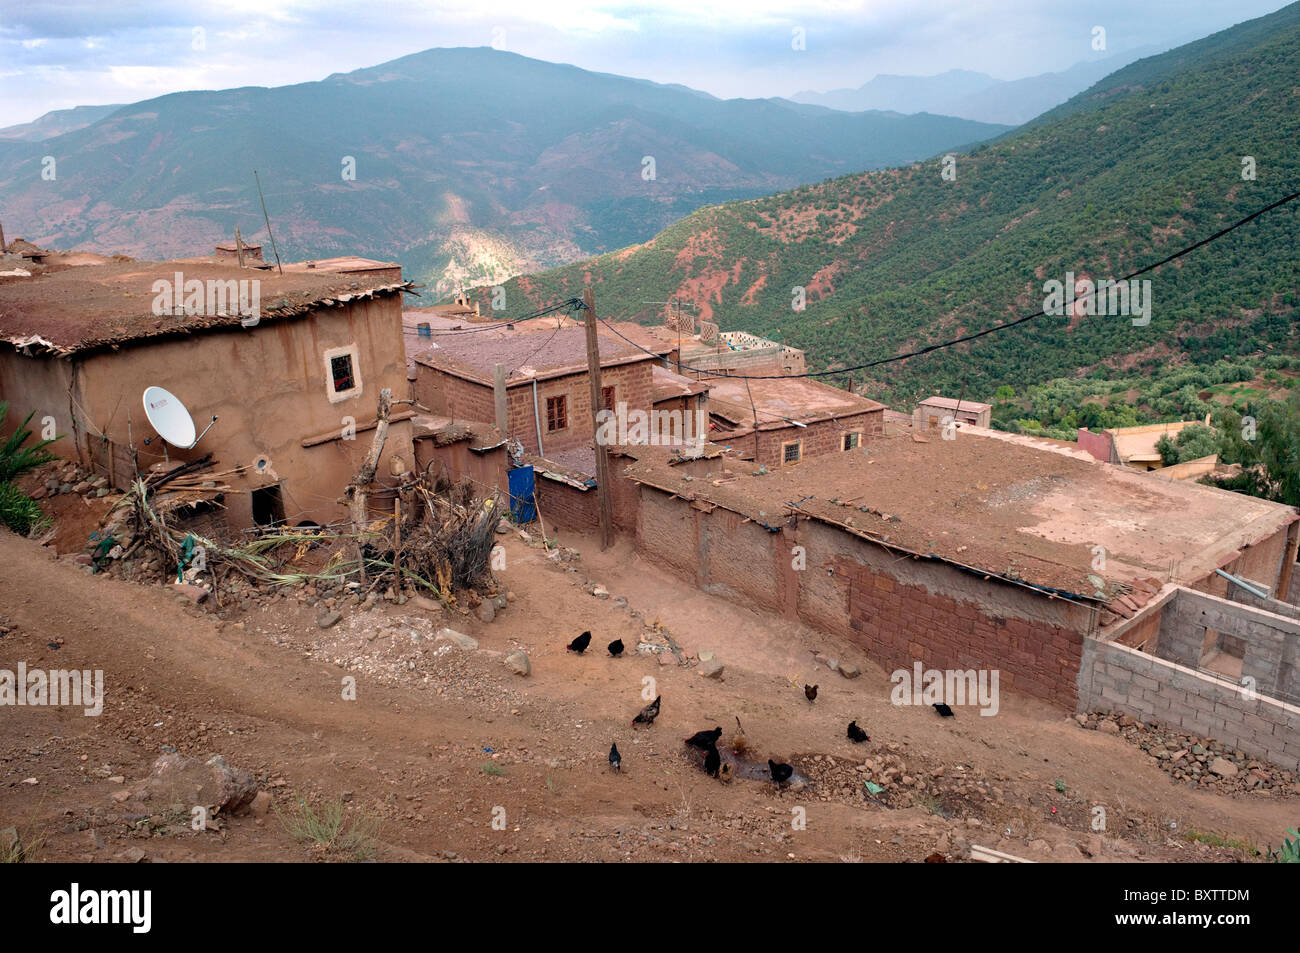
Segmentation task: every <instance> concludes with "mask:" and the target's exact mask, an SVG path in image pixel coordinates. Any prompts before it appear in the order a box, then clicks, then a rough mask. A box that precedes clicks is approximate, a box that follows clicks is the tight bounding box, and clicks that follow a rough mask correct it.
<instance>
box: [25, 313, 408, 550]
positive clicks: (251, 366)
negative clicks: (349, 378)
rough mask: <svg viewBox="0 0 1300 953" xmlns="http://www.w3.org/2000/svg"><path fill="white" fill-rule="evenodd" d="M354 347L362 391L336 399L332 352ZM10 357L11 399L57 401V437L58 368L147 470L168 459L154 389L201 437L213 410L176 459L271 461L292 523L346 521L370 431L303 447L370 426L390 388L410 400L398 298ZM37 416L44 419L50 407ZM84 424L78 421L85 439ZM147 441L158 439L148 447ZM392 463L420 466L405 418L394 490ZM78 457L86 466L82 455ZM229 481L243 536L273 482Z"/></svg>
mask: <svg viewBox="0 0 1300 953" xmlns="http://www.w3.org/2000/svg"><path fill="white" fill-rule="evenodd" d="M353 344H355V345H356V347H357V357H356V367H355V370H356V372H357V374H358V376H359V378H360V381H361V391H360V393H359V394H357V395H354V396H351V397H348V398H346V399H344V400H341V401H338V402H334V403H331V401H330V400H329V396H328V394H327V391H326V387H327V379H326V366H325V360H324V354H325V351H326V350H328V349H330V348H336V347H343V346H348V345H353ZM6 357H7V360H6V361H5V363H4V365H3V367H4V374H5V380H4V385H5V390H4V393H6V394H8V393H9V392H10V389H11V388H12V389H13V391H14V392H15V393H16V394H18V395H19V396H20V397H21V399H23V400H24V401H30V400H36V401H37V402H39V403H42V404H45V403H50V402H54V401H55V399H56V397H57V404H56V407H57V408H60V409H56V410H55V411H52V412H53V413H54V415H55V417H56V419H58V420H59V421H60V423H59V426H60V432H61V433H62V432H67V431H65V430H63V429H62V428H63V427H64V425H65V423H66V424H67V426H68V427H69V429H70V427H71V421H70V420H68V418H67V416H66V415H67V409H66V408H67V406H68V396H67V385H66V383H65V384H64V385H63V393H62V394H58V395H55V394H53V393H52V391H53V390H54V388H55V383H56V382H57V380H58V376H59V374H60V371H58V370H53V369H52V368H54V367H56V366H58V365H62V366H65V367H66V368H67V370H66V372H65V373H67V374H69V375H71V376H72V378H73V379H72V386H73V395H74V396H75V398H76V400H77V403H78V404H79V405H80V406H81V408H83V409H84V412H85V415H86V419H88V420H89V422H90V424H91V425H93V426H94V427H95V428H96V429H98V430H101V431H103V433H104V434H106V435H107V436H108V438H109V439H110V440H111V441H113V442H115V443H118V444H121V445H123V446H127V445H130V446H134V448H135V450H136V451H137V453H138V455H139V461H140V467H141V469H147V468H148V467H149V465H150V464H152V463H154V462H158V461H161V460H162V459H163V448H162V445H161V441H160V439H159V438H157V437H156V435H155V434H154V430H153V428H152V427H151V426H150V425H149V422H148V421H147V419H146V418H145V416H144V408H143V403H142V399H141V394H142V393H143V391H144V388H145V387H146V386H148V385H155V386H159V387H164V388H166V389H167V390H169V391H171V392H172V393H173V394H175V395H176V396H177V397H179V398H180V399H181V401H183V402H184V404H185V406H186V407H187V408H188V409H189V411H190V414H191V416H192V417H193V418H194V421H195V424H196V426H197V429H198V431H200V432H202V430H203V428H204V427H206V426H207V424H208V422H209V420H210V418H211V416H212V415H213V414H216V415H217V416H218V417H219V420H218V421H217V423H216V425H215V426H214V427H213V428H212V430H211V431H209V433H208V434H207V436H205V437H204V438H203V439H202V440H201V441H199V443H198V445H197V446H195V447H193V448H192V449H190V450H178V449H176V448H172V447H168V448H167V453H168V456H169V457H170V459H171V460H173V461H176V460H180V461H187V460H194V459H198V458H199V457H202V456H204V455H205V454H207V453H211V454H212V455H213V458H214V460H215V462H216V465H217V466H216V469H217V470H226V469H229V468H231V467H235V466H240V465H244V464H252V463H254V462H255V460H256V459H257V458H258V457H259V456H262V455H265V456H267V457H269V458H270V461H271V467H272V469H273V471H274V473H275V476H276V477H278V480H279V483H280V484H281V495H282V499H283V503H284V510H285V516H286V517H287V518H288V519H289V520H290V522H299V521H301V520H313V521H315V522H318V523H322V524H323V523H327V522H330V521H332V520H337V519H340V518H342V517H343V516H344V515H345V514H346V510H345V508H344V507H343V506H342V504H340V503H339V502H338V499H339V497H340V496H341V495H342V492H343V489H344V487H345V486H346V484H347V481H348V480H349V479H350V478H351V477H352V475H353V474H354V473H355V472H356V469H357V467H358V466H359V465H360V462H361V459H362V457H363V456H364V455H365V453H366V451H367V450H368V449H369V447H370V441H371V437H372V436H373V433H374V431H373V430H368V431H367V430H360V431H358V432H357V434H356V439H355V440H342V439H336V440H330V441H327V442H325V443H322V444H320V445H317V446H313V447H303V446H302V440H303V439H304V438H306V437H314V436H317V435H320V434H323V433H326V432H329V431H335V430H337V431H339V433H340V436H341V435H342V431H343V427H344V420H343V418H344V417H352V418H353V419H354V420H355V422H356V423H357V424H358V425H364V424H365V423H368V422H369V421H372V420H373V419H374V417H375V411H376V407H377V405H378V399H379V391H380V389H381V388H383V387H388V388H391V389H392V391H393V394H394V396H395V397H400V396H401V395H402V394H404V393H406V359H405V355H404V352H403V345H402V334H401V311H400V302H399V301H398V299H397V297H395V296H388V297H384V298H379V299H374V300H370V301H359V302H353V303H350V304H348V305H345V306H343V307H341V308H329V309H322V310H319V311H315V312H312V313H311V314H309V315H307V316H306V317H302V318H296V319H292V320H284V321H266V322H263V323H262V324H260V325H258V326H257V327H256V328H247V329H246V328H234V329H230V330H221V331H212V332H208V333H204V334H197V335H192V336H189V337H185V338H177V339H172V340H167V341H158V342H154V343H150V344H141V345H135V346H124V347H123V348H122V349H121V350H119V351H105V352H102V353H98V354H93V355H89V356H87V357H84V358H81V359H77V360H75V361H73V360H69V361H55V360H54V359H53V358H40V359H33V358H20V359H19V360H22V361H26V362H28V363H27V364H18V365H14V363H13V361H14V360H15V358H14V356H12V355H7V356H6ZM42 365H45V366H42ZM11 378H14V379H13V380H11ZM399 409H400V408H399ZM37 410H38V417H39V416H40V414H41V413H43V411H41V410H40V408H39V407H38V408H37ZM24 413H25V412H24ZM60 413H62V414H63V415H64V416H63V417H60V416H59V414H60ZM128 418H129V423H128ZM83 424H84V421H79V422H78V426H79V427H81V429H82V430H83V431H84V430H85V427H84V425H83ZM146 437H153V438H154V439H153V440H152V442H151V443H150V444H149V445H147V446H146V445H145V443H144V439H145V438H146ZM82 446H83V447H84V441H83V444H82ZM52 449H54V450H55V451H57V452H58V453H59V454H60V455H64V456H67V457H69V458H78V448H77V447H75V446H73V445H72V442H71V441H68V442H67V443H64V442H63V441H60V442H59V443H57V444H55V445H54V447H53V448H52ZM394 458H398V459H400V461H401V462H402V465H403V466H405V467H406V468H410V467H411V466H412V465H413V464H414V453H413V449H412V445H411V424H410V422H409V421H397V422H394V423H393V425H392V426H391V427H390V428H389V431H388V439H387V442H386V445H385V449H384V454H383V457H382V458H381V461H380V468H379V472H378V479H379V480H380V481H381V482H389V483H391V482H393V477H392V475H391V472H392V461H393V459H394ZM80 459H82V460H83V461H84V460H85V456H84V454H82V455H81V456H80ZM222 479H224V480H226V481H227V482H229V483H230V485H231V486H232V487H233V488H234V489H235V491H236V492H231V493H227V494H226V505H227V507H228V510H227V516H226V518H227V522H228V523H229V525H230V526H231V527H236V528H237V527H242V526H247V525H250V524H251V523H252V504H251V497H250V495H249V493H248V492H246V491H249V490H251V489H253V488H255V487H258V486H263V485H266V484H268V483H274V482H276V480H275V479H274V478H271V479H268V478H265V477H258V476H256V475H253V474H251V473H242V474H232V475H229V476H226V477H223V478H222ZM239 491H245V492H239Z"/></svg>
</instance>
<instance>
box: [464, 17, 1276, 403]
mask: <svg viewBox="0 0 1300 953" xmlns="http://www.w3.org/2000/svg"><path fill="white" fill-rule="evenodd" d="M1298 76H1300V4H1293V5H1291V6H1289V7H1286V8H1284V9H1283V10H1280V11H1278V12H1277V13H1275V14H1271V15H1269V16H1267V17H1263V18H1261V19H1259V20H1255V21H1251V22H1249V23H1245V24H1240V25H1238V26H1236V27H1233V28H1231V29H1229V30H1225V31H1223V32H1221V33H1219V34H1216V35H1214V36H1212V37H1209V38H1206V39H1204V40H1201V41H1198V42H1197V43H1193V44H1190V45H1189V46H1186V47H1181V48H1179V49H1176V50H1172V51H1170V52H1168V53H1165V54H1161V55H1159V56H1155V57H1150V58H1148V59H1144V60H1140V61H1138V62H1136V63H1133V64H1131V65H1130V66H1128V67H1125V68H1124V69H1122V70H1119V71H1118V72H1116V73H1114V74H1112V75H1111V76H1109V77H1107V78H1106V79H1105V80H1103V81H1102V82H1100V83H1098V84H1097V85H1096V86H1094V87H1092V88H1091V89H1089V90H1087V91H1085V92H1084V93H1081V94H1080V95H1079V96H1077V97H1075V98H1074V99H1073V100H1071V101H1069V102H1068V103H1065V104H1063V105H1062V106H1060V107H1058V108H1056V109H1055V110H1052V111H1051V112H1050V113H1048V114H1047V115H1046V116H1044V117H1042V118H1041V119H1040V120H1037V121H1035V122H1034V123H1031V124H1030V125H1029V126H1028V127H1025V128H1024V129H1022V130H1017V131H1015V132H1012V133H1010V134H1008V135H1006V136H1004V137H1002V138H1001V139H999V140H997V141H995V142H992V143H988V144H985V145H983V146H977V147H975V148H973V149H970V150H969V151H966V152H963V153H961V154H959V155H958V156H957V158H956V180H955V181H945V180H944V178H943V177H942V176H941V161H940V159H937V158H936V159H934V160H931V161H927V162H924V163H921V164H917V165H912V166H908V167H906V168H901V169H893V170H887V171H881V172H867V173H863V174H858V175H848V176H843V177H840V178H835V179H831V180H828V181H825V182H822V183H820V184H817V185H810V186H805V187H801V188H798V189H795V190H793V191H789V192H783V193H780V194H777V195H772V196H769V197H766V198H759V199H755V200H752V201H743V202H733V203H730V204H726V205H722V206H718V207H713V208H707V209H703V210H701V211H699V212H696V213H695V214H693V215H691V216H690V217H688V218H686V219H684V220H683V221H681V222H678V223H676V224H674V225H673V226H671V227H670V228H668V229H666V230H665V231H664V232H662V233H661V234H660V235H658V236H657V237H656V238H655V239H654V240H652V241H650V242H648V243H646V244H644V245H641V246H638V247H635V248H630V249H625V250H623V251H621V252H615V253H612V254H608V255H604V256H601V257H599V258H596V259H593V260H591V261H587V262H581V263H578V264H575V265H571V266H567V267H564V268H560V269H556V270H553V271H548V272H544V273H542V274H540V275H536V276H532V277H528V278H521V279H517V280H515V281H512V282H510V283H509V285H508V286H507V301H508V303H509V304H510V311H512V312H520V311H524V310H526V309H527V308H528V307H530V306H533V305H536V304H539V303H543V302H550V301H554V300H557V299H560V298H563V297H567V296H570V295H572V294H575V293H577V292H578V291H579V289H580V287H581V285H582V283H583V280H584V277H585V276H587V275H590V277H591V279H592V280H593V281H594V282H595V285H596V297H597V302H598V306H599V311H600V313H601V314H602V315H603V316H606V317H610V318H633V319H637V320H642V321H646V322H653V321H657V320H659V309H658V307H657V306H655V305H649V304H645V303H644V302H646V301H664V300H667V299H669V298H671V297H674V296H676V297H677V298H678V299H679V300H680V301H681V302H682V303H683V304H684V306H685V307H686V308H687V310H690V311H693V312H694V313H696V314H697V315H699V316H701V317H706V318H709V319H711V320H714V321H716V322H717V323H719V324H720V326H721V327H722V328H723V329H724V330H728V329H740V330H749V331H754V332H758V333H762V334H766V335H769V336H773V337H780V338H782V339H784V340H785V341H786V342H787V343H789V344H793V345H796V346H798V347H802V348H806V349H807V350H808V351H809V353H810V357H811V360H812V364H813V366H814V367H816V368H818V369H827V368H829V369H835V368H837V367H844V366H846V365H853V364H859V363H865V362H868V361H871V360H876V359H880V358H883V357H888V356H890V355H893V354H898V353H902V352H905V351H908V350H912V349H914V348H916V347H917V346H921V345H924V344H926V343H930V342H935V341H940V340H945V339H948V338H951V337H954V336H957V335H959V334H963V333H967V332H971V331H976V330H979V329H982V328H985V327H989V326H991V325H993V324H996V323H1000V322H1002V321H1005V320H1006V319H1008V318H1012V317H1015V316H1018V315H1020V314H1025V313H1029V312H1033V311H1036V310H1038V309H1039V308H1040V307H1042V304H1043V298H1044V291H1043V283H1044V282H1045V281H1046V280H1048V279H1056V280H1059V281H1063V280H1064V279H1065V273H1066V272H1067V271H1073V272H1075V273H1077V274H1088V275H1091V276H1093V277H1094V278H1112V277H1114V278H1118V277H1120V276H1122V275H1124V274H1127V273H1128V272H1130V271H1133V270H1136V269H1137V268H1139V267H1142V266H1143V265H1146V264H1148V263H1150V262H1152V261H1155V260H1158V259H1160V258H1162V257H1164V256H1165V255H1167V254H1168V253H1169V252H1170V251H1172V250H1174V249H1176V248H1178V247H1180V246H1182V245H1184V244H1190V243H1191V242H1193V241H1196V240H1198V239H1200V238H1202V237H1204V236H1206V235H1209V234H1211V233H1212V232H1214V231H1216V230H1217V229H1219V228H1221V227H1223V226H1224V225H1226V224H1228V223H1230V222H1232V221H1234V220H1236V219H1237V218H1240V217H1242V216H1244V215H1246V214H1248V213H1249V212H1251V211H1253V210H1254V209H1256V208H1258V207H1259V206H1261V205H1265V204H1268V203H1269V202H1270V201H1273V200H1274V199H1275V198H1277V197H1279V196H1281V195H1283V194H1286V193H1288V192H1291V191H1295V190H1296V189H1297V188H1300V150H1298V149H1297V133H1300V82H1298V81H1297V77H1298ZM1243 156H1252V157H1253V158H1254V161H1255V169H1256V178H1255V179H1254V180H1253V181H1251V180H1245V179H1243V176H1242V170H1243V165H1242V157H1243ZM1298 215H1300V202H1296V203H1294V204H1293V205H1291V206H1287V207H1286V208H1285V209H1283V210H1279V211H1277V212H1274V213H1271V214H1270V215H1268V216H1267V217H1265V218H1262V219H1259V220H1257V221H1256V222H1254V223H1252V224H1250V225H1248V226H1246V227H1245V228H1243V229H1241V230H1239V231H1237V232H1234V233H1233V234H1232V235H1230V236H1228V237H1227V238H1225V239H1224V240H1222V241H1220V242H1218V243H1216V244H1214V245H1213V246H1211V247H1208V248H1205V249H1203V250H1201V251H1199V252H1195V253H1193V254H1192V255H1191V256H1189V257H1188V258H1186V259H1184V260H1182V261H1181V262H1177V263H1174V264H1171V265H1168V266H1165V267H1163V268H1161V269H1160V270H1159V271H1157V272H1156V273H1154V274H1152V275H1150V276H1148V277H1150V278H1151V281H1152V295H1153V302H1154V303H1153V312H1152V317H1151V321H1150V324H1148V325H1147V326H1145V327H1135V326H1133V325H1132V323H1131V321H1130V319H1129V318H1127V317H1083V318H1076V319H1075V320H1074V321H1071V320H1070V319H1069V318H1067V317H1065V316H1062V317H1047V318H1042V319H1039V320H1038V321H1036V322H1031V323H1029V324H1027V325H1023V326H1021V327H1020V328H1018V329H1016V330H1014V331H1010V332H1006V333H1000V334H994V335H990V336H988V337H985V338H982V339H980V340H979V341H976V342H973V343H971V344H967V345H962V346H960V347H956V348H952V349H949V350H946V351H942V352H937V353H933V354H930V355H926V356H924V357H920V358H915V359H912V360H909V361H907V362H903V363H898V364H893V365H887V366H885V367H883V368H880V369H878V370H877V372H876V376H875V377H872V378H868V379H865V380H864V378H863V375H862V374H861V373H859V374H858V375H857V376H856V378H855V383H857V384H858V385H859V386H861V385H863V384H865V385H866V387H867V391H868V393H871V394H872V395H874V396H880V397H885V398H887V399H892V400H896V401H899V402H906V401H907V400H908V399H911V398H914V397H916V396H918V395H920V394H921V393H922V392H923V391H933V390H936V389H937V390H943V391H946V392H951V393H954V394H955V393H956V392H958V391H960V390H961V388H962V387H963V385H964V386H965V388H966V393H967V395H968V396H984V397H987V396H991V395H992V394H993V393H994V391H996V389H997V388H998V387H999V386H1001V385H1010V386H1012V387H1013V388H1014V389H1016V390H1017V391H1018V392H1019V391H1023V389H1024V388H1025V387H1026V386H1028V385H1030V384H1033V383H1037V382H1043V381H1048V380H1051V379H1053V378H1061V377H1069V376H1073V375H1077V374H1086V373H1091V374H1094V375H1096V376H1098V377H1106V376H1109V375H1112V374H1113V375H1114V376H1116V377H1124V376H1130V375H1135V374H1136V375H1141V374H1143V373H1146V372H1148V371H1149V370H1150V369H1153V368H1156V367H1160V366H1164V365H1166V364H1170V363H1178V362H1186V361H1194V362H1201V363H1209V362H1213V361H1215V360H1217V359H1219V358H1225V357H1226V358H1232V357H1235V356H1240V355H1248V354H1257V353H1269V352H1282V353H1287V352H1290V353H1295V352H1297V351H1298V350H1300V348H1298V347H1297V338H1296V330H1295V327H1294V314H1295V307H1296V303H1297V297H1298V295H1300V257H1298V256H1297V253H1296V237H1297V216H1298ZM796 286H801V287H804V288H806V289H807V307H806V309H805V310H804V311H802V312H799V311H795V310H794V309H793V308H792V300H793V291H792V289H794V288H795V287H796ZM482 300H483V301H484V302H485V303H486V301H487V298H486V296H484V297H483V299H482Z"/></svg>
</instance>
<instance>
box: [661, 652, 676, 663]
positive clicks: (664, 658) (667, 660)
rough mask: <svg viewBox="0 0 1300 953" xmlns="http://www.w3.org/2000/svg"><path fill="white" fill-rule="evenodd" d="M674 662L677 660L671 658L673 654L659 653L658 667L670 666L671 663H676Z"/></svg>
mask: <svg viewBox="0 0 1300 953" xmlns="http://www.w3.org/2000/svg"><path fill="white" fill-rule="evenodd" d="M676 661H677V659H676V658H674V657H673V653H672V652H660V653H659V664H660V665H672V664H673V662H676Z"/></svg>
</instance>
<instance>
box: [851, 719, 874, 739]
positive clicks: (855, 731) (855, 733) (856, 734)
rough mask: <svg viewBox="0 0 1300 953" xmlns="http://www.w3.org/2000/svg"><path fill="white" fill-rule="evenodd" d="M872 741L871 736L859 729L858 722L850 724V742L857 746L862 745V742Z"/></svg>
mask: <svg viewBox="0 0 1300 953" xmlns="http://www.w3.org/2000/svg"><path fill="white" fill-rule="evenodd" d="M870 740H871V736H870V735H868V734H867V733H866V732H865V731H863V730H862V729H861V728H859V727H858V723H857V722H856V721H851V722H849V741H852V742H853V743H854V744H855V745H860V744H862V742H864V741H870Z"/></svg>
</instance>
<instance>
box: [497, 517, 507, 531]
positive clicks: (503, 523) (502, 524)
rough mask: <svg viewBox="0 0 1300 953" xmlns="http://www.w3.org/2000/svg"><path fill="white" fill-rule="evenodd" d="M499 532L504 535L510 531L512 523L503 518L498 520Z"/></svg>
mask: <svg viewBox="0 0 1300 953" xmlns="http://www.w3.org/2000/svg"><path fill="white" fill-rule="evenodd" d="M497 532H498V533H501V534H502V535H504V534H506V533H508V532H510V524H509V523H507V522H506V521H505V520H503V519H502V520H497Z"/></svg>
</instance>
